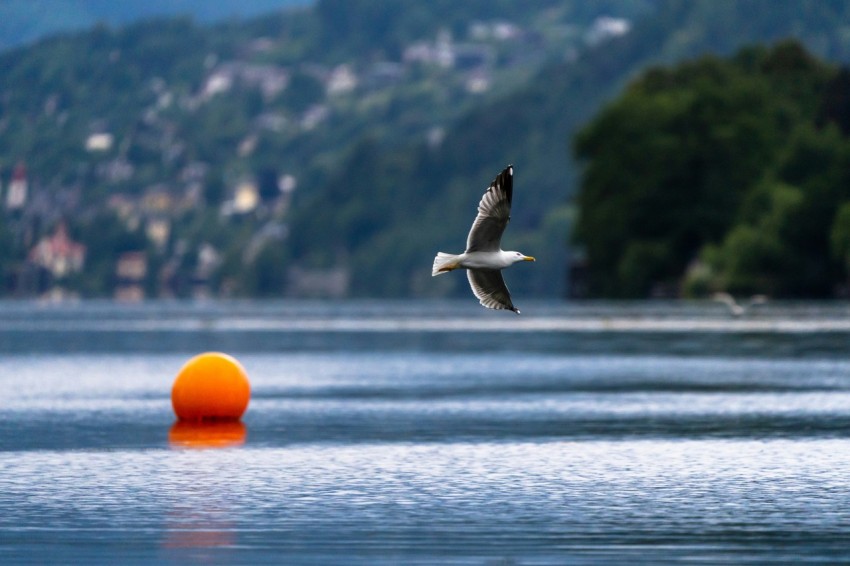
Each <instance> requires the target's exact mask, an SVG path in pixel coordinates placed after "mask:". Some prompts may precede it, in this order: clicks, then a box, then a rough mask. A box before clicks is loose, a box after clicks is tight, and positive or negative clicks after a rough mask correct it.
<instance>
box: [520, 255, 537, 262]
mask: <svg viewBox="0 0 850 566" xmlns="http://www.w3.org/2000/svg"><path fill="white" fill-rule="evenodd" d="M522 259H523V261H537V260H535V259H534V258H533V257H531V256H530V255H524V256H522Z"/></svg>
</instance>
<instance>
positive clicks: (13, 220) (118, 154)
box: [0, 0, 850, 297]
mask: <svg viewBox="0 0 850 566" xmlns="http://www.w3.org/2000/svg"><path fill="white" fill-rule="evenodd" d="M848 26H850V6H848V5H847V4H846V3H845V2H837V1H805V0H797V1H792V0H740V1H737V2H714V1H709V0H695V1H684V0H620V1H617V0H610V1H605V0H599V1H597V2H581V1H565V0H537V1H536V2H524V3H519V2H512V1H507V0H502V1H489V2H484V1H479V0H475V1H469V2H460V3H458V2H453V1H448V0H438V1H434V2H427V3H426V2H423V3H415V4H413V5H411V4H410V3H407V2H402V1H394V0H387V1H385V2H378V3H375V2H369V1H365V0H364V1H352V0H346V1H343V0H324V1H321V2H318V3H317V4H316V5H315V6H313V7H311V8H309V9H305V10H299V11H297V12H285V13H278V14H274V15H271V16H268V17H263V18H259V19H256V20H249V21H245V22H227V23H223V24H218V25H215V26H202V25H198V24H194V23H192V22H191V21H189V20H180V19H177V20H159V21H151V22H146V23H143V24H137V25H133V26H130V27H127V28H119V29H115V28H108V27H99V28H97V29H94V30H91V31H88V32H84V33H77V34H73V35H65V36H60V37H57V38H53V39H49V40H45V41H43V42H40V43H38V44H37V45H34V46H32V47H28V48H26V49H18V50H14V51H9V52H7V53H5V54H3V55H0V68H2V70H3V73H2V74H0V95H2V96H0V182H2V185H3V186H2V193H0V195H2V200H3V202H2V204H3V209H4V210H3V212H2V214H0V240H2V246H0V250H2V251H0V270H2V272H3V278H2V292H3V294H6V295H9V294H12V295H27V294H32V293H42V292H44V291H46V290H49V289H55V288H57V287H59V288H60V289H62V290H65V291H69V292H71V293H79V294H81V295H83V296H104V295H106V296H112V295H126V296H129V297H139V296H147V297H150V296H162V295H170V294H176V295H178V296H186V295H198V294H200V295H205V294H207V295H216V296H230V295H237V296H281V295H288V296H376V297H377V296H381V297H387V296H439V295H447V294H459V293H464V294H465V293H467V292H468V290H467V289H466V283H465V281H464V280H463V278H459V277H454V278H449V277H446V278H439V279H432V278H431V277H430V264H431V261H432V258H433V255H434V253H435V252H436V251H438V250H440V249H442V250H445V251H456V250H457V249H458V248H459V247H461V246H462V244H463V241H464V238H465V235H466V232H467V230H468V228H469V224H470V222H471V220H472V217H473V216H474V213H475V205H476V203H477V201H478V199H479V198H480V195H481V192H482V191H483V190H484V188H485V186H486V184H487V183H488V182H489V181H490V180H491V179H492V178H493V176H494V175H495V173H496V172H498V171H499V170H500V169H501V168H502V167H504V166H505V165H506V164H508V163H513V164H514V165H515V168H516V169H515V170H516V191H515V195H514V212H513V218H512V222H511V226H510V227H509V229H508V232H507V234H506V236H505V242H504V244H505V246H506V247H509V248H511V249H521V250H523V251H525V252H527V253H529V254H532V255H535V256H536V257H537V258H538V262H537V263H536V264H535V265H534V266H530V267H529V269H525V270H523V274H522V277H514V278H512V279H511V280H510V285H511V288H512V290H514V291H516V292H517V293H524V294H526V295H536V296H555V295H562V294H563V293H564V292H565V289H566V274H567V269H568V264H569V260H570V254H569V250H570V248H569V246H568V243H569V241H570V235H571V234H572V232H573V225H574V223H575V219H576V215H577V209H576V203H575V201H574V200H573V199H574V197H575V194H576V186H577V180H578V178H579V174H580V172H581V166H582V165H581V164H577V162H576V161H575V160H574V159H573V157H572V150H571V144H572V140H573V137H574V135H575V133H576V132H577V131H578V130H579V129H580V128H581V127H582V126H584V125H585V124H587V123H588V121H589V120H591V119H592V118H593V116H594V115H595V114H596V112H597V111H598V110H599V109H600V108H601V107H602V106H603V105H604V103H605V102H606V101H608V100H613V99H615V97H616V96H617V94H618V92H619V91H620V90H621V89H623V88H624V87H625V85H626V84H628V83H629V81H631V80H633V79H634V78H635V77H636V76H638V75H639V73H640V72H641V71H642V70H644V69H646V68H647V67H649V66H652V65H657V64H659V63H666V64H672V63H675V62H678V61H682V60H686V59H690V58H694V57H699V56H701V55H704V54H706V53H717V54H720V55H728V54H731V53H732V52H734V51H735V50H736V49H738V48H739V47H741V46H743V45H746V44H750V43H772V42H775V41H777V40H779V39H782V38H786V37H789V36H793V37H796V38H798V39H799V40H800V41H801V42H802V44H803V45H804V46H806V48H807V49H808V50H810V52H811V53H812V56H813V57H821V58H824V59H825V60H826V61H830V62H832V63H837V62H841V61H846V60H848V59H850V34H848V33H847V32H846V30H847V29H848ZM824 65H825V68H827V67H828V68H830V69H831V68H832V67H830V65H829V64H824ZM619 173H620V174H622V175H623V176H624V178H626V177H627V176H628V173H629V172H628V171H621V172H619ZM22 186H23V187H26V191H25V193H26V198H24V199H23V200H21V198H20V194H21V190H20V189H21V187H22ZM13 187H14V190H13ZM63 230H65V232H63ZM63 233H64V234H66V235H67V238H66V240H68V239H70V242H71V243H76V244H79V245H80V246H81V247H78V248H73V246H71V247H69V245H65V247H64V248H62V249H66V250H68V249H74V250H77V252H78V254H77V255H79V258H78V259H79V260H80V261H76V260H75V261H69V260H63V261H64V263H62V262H58V263H57V261H54V260H50V259H49V258H48V257H47V256H45V255H44V254H43V253H41V252H39V251H36V248H38V249H39V250H41V251H44V250H48V249H53V248H50V247H49V246H47V244H49V243H50V242H53V244H56V243H57V242H58V241H60V240H62V237H61V236H62V234H63ZM583 243H584V244H585V245H587V242H586V241H585V242H583ZM40 244H45V245H44V246H42V247H40V248H39V247H38V246H39V245H40ZM718 245H719V242H718ZM54 247H55V246H54ZM59 247H61V246H59ZM587 249H588V250H589V247H588V248H587ZM83 250H84V251H85V253H83ZM609 292H613V291H612V290H610V289H609V290H597V291H596V293H597V294H608V293H609ZM642 292H643V290H641V291H636V292H634V293H633V294H639V293H642ZM617 293H618V294H623V293H621V292H620V291H617Z"/></svg>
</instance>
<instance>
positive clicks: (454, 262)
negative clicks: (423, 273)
mask: <svg viewBox="0 0 850 566" xmlns="http://www.w3.org/2000/svg"><path fill="white" fill-rule="evenodd" d="M459 257H460V256H458V255H454V254H447V253H443V252H437V257H435V258H434V267H433V269H431V276H432V277H433V276H434V275H442V274H443V273H448V272H449V271H451V270H453V269H457V268H458V267H460V265H459V264H458V258H459Z"/></svg>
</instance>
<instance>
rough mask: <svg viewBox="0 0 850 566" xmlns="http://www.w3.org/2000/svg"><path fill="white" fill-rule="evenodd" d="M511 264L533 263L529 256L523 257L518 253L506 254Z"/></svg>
mask: <svg viewBox="0 0 850 566" xmlns="http://www.w3.org/2000/svg"><path fill="white" fill-rule="evenodd" d="M508 254H510V256H509V259H510V261H511V263H519V262H520V261H535V259H534V258H533V257H531V256H530V255H524V254H521V253H519V252H508Z"/></svg>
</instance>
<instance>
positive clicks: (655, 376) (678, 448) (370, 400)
mask: <svg viewBox="0 0 850 566" xmlns="http://www.w3.org/2000/svg"><path fill="white" fill-rule="evenodd" d="M521 306H522V307H523V314H522V315H521V316H519V317H517V316H515V315H513V314H511V313H504V312H493V311H486V310H484V309H481V308H480V307H478V306H477V305H476V304H475V301H473V300H470V301H463V302H433V303H430V302H419V303H380V302H353V303H252V302H232V303H152V304H145V305H141V306H119V305H113V304H110V303H82V304H71V305H39V304H35V303H0V390H2V398H0V399H2V400H0V406H2V409H0V563H3V564H13V563H26V562H32V563H86V564H91V563H110V564H132V563H175V564H178V563H179V564H185V563H203V564H210V563H212V564H217V563H226V564H232V563H246V564H254V563H262V562H273V563H286V564H435V563H436V564H482V565H485V564H486V565H512V564H517V565H519V564H529V565H531V564H564V563H571V564H584V563H624V562H626V561H629V562H633V563H647V564H650V563H652V564H655V563H659V562H670V561H681V562H703V563H729V562H737V563H781V562H786V563H801V562H840V561H847V560H850V305H848V304H846V303H828V304H803V303H801V304H779V305H777V304H772V305H765V306H762V307H759V308H758V309H757V310H755V309H754V310H753V311H751V312H750V313H748V314H747V315H746V316H744V317H740V318H737V319H733V318H731V317H730V315H729V314H728V312H727V311H725V310H724V307H723V306H722V305H719V304H715V303H699V302H695V303H684V302H683V303H642V304H638V303H624V304H616V303H587V304H563V303H557V304H554V305H553V304H550V303H534V302H528V304H522V305H521ZM206 350H221V351H225V352H228V353H230V354H232V355H234V356H236V357H237V358H238V359H239V360H240V361H241V362H242V364H243V365H244V366H245V368H246V369H247V371H248V374H249V377H250V380H251V384H252V388H253V392H252V399H251V404H250V406H249V409H248V412H247V413H246V415H245V417H244V418H243V421H242V423H241V424H232V423H231V424H223V425H217V426H209V427H187V426H185V425H179V424H175V419H174V416H173V413H172V410H171V406H170V398H169V394H170V387H171V384H172V382H173V380H174V377H175V375H176V373H177V371H178V370H179V368H180V367H181V366H182V364H183V363H184V362H185V361H186V360H187V359H188V358H189V357H191V356H192V355H194V354H197V353H199V352H202V351H206Z"/></svg>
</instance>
